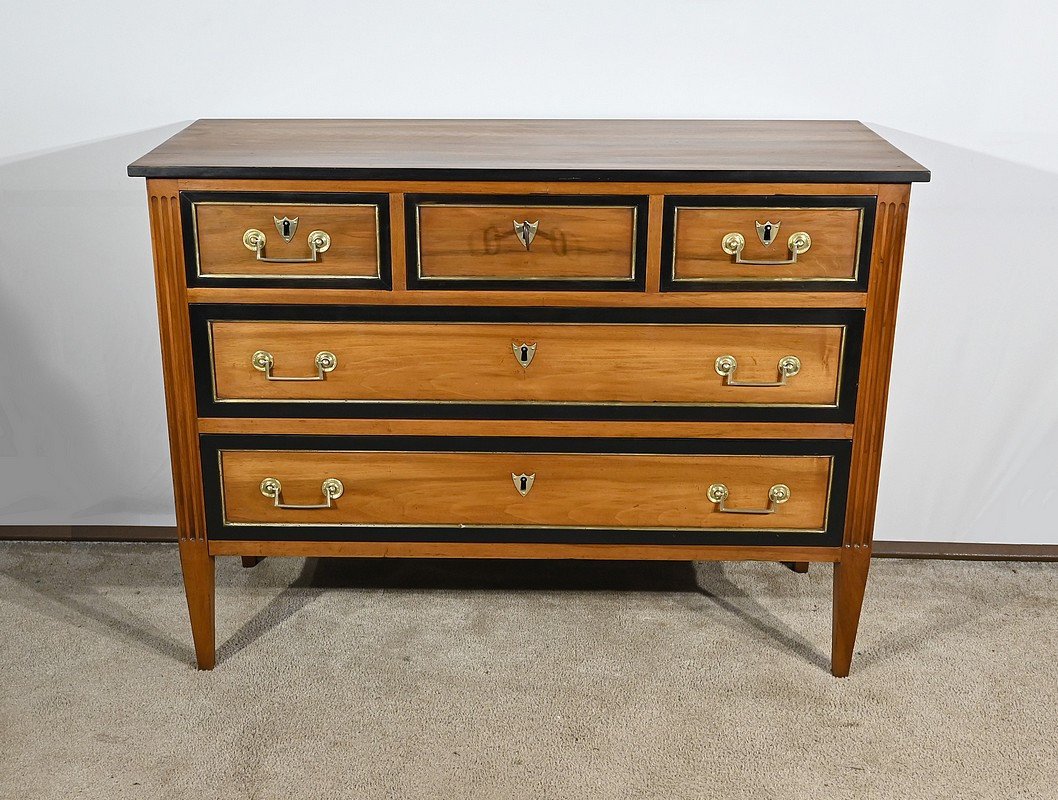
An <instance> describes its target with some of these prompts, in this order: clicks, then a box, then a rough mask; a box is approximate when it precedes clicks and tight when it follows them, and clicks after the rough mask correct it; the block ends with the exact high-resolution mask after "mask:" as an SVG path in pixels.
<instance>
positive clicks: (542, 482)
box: [202, 435, 849, 546]
mask: <svg viewBox="0 0 1058 800" xmlns="http://www.w3.org/2000/svg"><path fill="white" fill-rule="evenodd" d="M202 452H203V473H204V479H205V495H206V504H207V516H208V520H209V528H208V529H209V535H210V537H212V538H215V539H299V540H334V539H338V540H355V541H378V540H389V541H495V542H503V541H511V542H514V541H517V542H586V543H666V542H668V543H673V544H708V543H740V544H751V543H754V542H758V543H762V544H791V545H792V544H818V545H827V546H832V545H834V544H837V543H839V542H840V540H841V528H842V525H843V520H844V504H845V495H846V489H847V483H848V459H849V443H848V442H845V441H831V440H819V441H816V440H811V441H804V440H801V441H756V440H754V441H748V440H699V439H634V440H632V439H602V438H599V439H595V438H592V439H576V440H573V439H553V438H536V437H533V438H530V437H511V438H492V437H470V438H454V437H347V436H343V437H331V436H300V437H298V436H218V435H212V436H203V437H202Z"/></svg>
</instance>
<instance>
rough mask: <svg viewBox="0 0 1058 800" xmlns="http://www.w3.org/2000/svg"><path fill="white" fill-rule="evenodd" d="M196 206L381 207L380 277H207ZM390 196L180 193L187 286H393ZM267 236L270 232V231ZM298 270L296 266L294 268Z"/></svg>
mask: <svg viewBox="0 0 1058 800" xmlns="http://www.w3.org/2000/svg"><path fill="white" fill-rule="evenodd" d="M195 203H269V204H275V205H283V204H284V203H298V204H302V205H304V204H313V205H349V204H362V205H374V206H377V207H378V277H377V278H374V277H372V278H355V277H354V278H298V277H296V276H290V277H286V276H284V277H281V278H253V277H249V276H246V277H242V276H239V277H234V278H232V277H215V278H214V277H204V276H201V275H199V274H198V267H197V262H198V242H197V241H196V239H195V222H194V210H193V207H194V204H195ZM389 224H390V223H389V195H388V194H384V193H364V192H357V193H348V192H342V193H336V192H180V226H181V235H182V236H183V241H184V264H185V268H186V272H187V285H188V286H191V287H211V286H212V287H230V288H240V289H249V288H258V289H383V290H388V289H390V288H392V286H393V268H392V262H391V259H390V227H389ZM266 233H267V231H266ZM294 268H296V265H295V266H294Z"/></svg>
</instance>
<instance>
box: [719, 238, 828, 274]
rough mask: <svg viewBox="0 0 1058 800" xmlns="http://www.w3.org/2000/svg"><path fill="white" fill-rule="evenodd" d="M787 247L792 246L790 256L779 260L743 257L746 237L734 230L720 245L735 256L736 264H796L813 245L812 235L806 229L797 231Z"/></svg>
mask: <svg viewBox="0 0 1058 800" xmlns="http://www.w3.org/2000/svg"><path fill="white" fill-rule="evenodd" d="M786 244H787V247H789V248H790V257H789V258H786V259H781V260H778V261H768V260H767V259H752V258H743V257H742V250H743V249H744V248H745V247H746V237H745V236H743V235H742V234H741V233H737V232H732V233H729V234H727V235H726V236H724V238H723V239H721V240H720V246H721V247H722V248H723V249H724V252H725V253H727V254H728V255H729V256H734V257H735V263H736V264H749V265H751V266H757V267H767V266H781V265H783V264H796V263H797V257H798V256H799V255H802V254H804V253H807V252H808V249H809V248H810V247H811V246H812V237H811V236H809V235H808V234H807V233H805V232H804V231H798V232H797V233H794V234H791V235H790V238H789V239H788V240H787V242H786Z"/></svg>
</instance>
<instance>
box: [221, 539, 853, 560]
mask: <svg viewBox="0 0 1058 800" xmlns="http://www.w3.org/2000/svg"><path fill="white" fill-rule="evenodd" d="M209 551H210V553H211V554H212V555H215V556H238V555H254V556H292V557H301V558H305V557H321V558H331V557H333V558H570V559H584V558H587V559H600V560H606V561H627V560H633V561H639V560H642V561H736V560H737V561H791V560H799V561H811V562H831V561H835V560H836V559H837V558H838V557H839V555H840V548H837V547H753V548H745V547H735V546H725V545H702V546H697V545H694V546H691V545H634V544H621V545H613V544H522V543H518V542H502V543H494V542H489V543H486V544H479V543H476V542H333V541H332V542H328V541H322V542H312V541H288V542H281V541H269V540H263V541H262V540H252V539H243V540H231V541H225V540H221V539H213V540H211V541H210V543H209Z"/></svg>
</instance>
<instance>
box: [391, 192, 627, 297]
mask: <svg viewBox="0 0 1058 800" xmlns="http://www.w3.org/2000/svg"><path fill="white" fill-rule="evenodd" d="M405 202H406V211H405V217H406V219H407V226H408V246H407V253H408V286H409V287H410V288H416V289H452V288H455V289H473V288H481V289H526V290H540V289H560V290H567V291H571V290H591V289H603V290H607V291H616V290H622V289H628V290H641V289H642V288H643V286H644V272H643V262H644V260H645V256H646V233H647V231H646V227H647V226H646V220H647V210H646V209H647V198H645V197H584V196H568V197H562V196H553V195H544V196H512V195H503V196H497V197H482V196H476V195H461V196H448V195H409V196H407V198H406V200H405Z"/></svg>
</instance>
